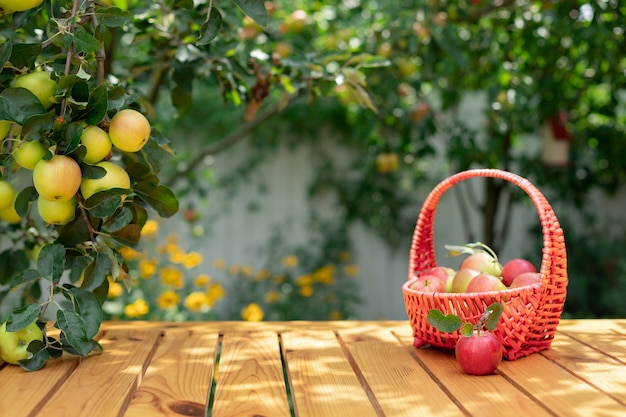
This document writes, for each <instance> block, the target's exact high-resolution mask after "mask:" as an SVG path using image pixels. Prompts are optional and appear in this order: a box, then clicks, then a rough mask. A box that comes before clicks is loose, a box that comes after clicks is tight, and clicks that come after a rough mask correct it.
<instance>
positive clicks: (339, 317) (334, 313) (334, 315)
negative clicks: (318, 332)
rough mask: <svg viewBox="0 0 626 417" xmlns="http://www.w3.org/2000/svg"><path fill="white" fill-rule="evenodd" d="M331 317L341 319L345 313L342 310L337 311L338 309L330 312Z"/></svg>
mask: <svg viewBox="0 0 626 417" xmlns="http://www.w3.org/2000/svg"><path fill="white" fill-rule="evenodd" d="M330 319H331V320H341V319H343V314H341V311H337V310H335V311H332V312H331V313H330Z"/></svg>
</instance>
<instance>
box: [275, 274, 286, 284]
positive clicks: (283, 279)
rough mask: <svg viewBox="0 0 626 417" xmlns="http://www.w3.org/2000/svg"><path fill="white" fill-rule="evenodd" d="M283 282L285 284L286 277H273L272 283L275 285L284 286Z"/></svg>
mask: <svg viewBox="0 0 626 417" xmlns="http://www.w3.org/2000/svg"><path fill="white" fill-rule="evenodd" d="M283 282H285V276H284V275H274V276H273V277H272V283H273V284H282V283H283Z"/></svg>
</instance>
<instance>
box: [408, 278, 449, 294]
mask: <svg viewBox="0 0 626 417" xmlns="http://www.w3.org/2000/svg"><path fill="white" fill-rule="evenodd" d="M409 288H411V289H413V290H416V291H423V292H446V281H444V280H443V279H441V278H439V277H438V276H435V275H421V276H419V277H417V279H416V280H415V281H414V282H412V283H411V284H409Z"/></svg>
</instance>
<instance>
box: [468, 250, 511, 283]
mask: <svg viewBox="0 0 626 417" xmlns="http://www.w3.org/2000/svg"><path fill="white" fill-rule="evenodd" d="M464 268H470V269H475V270H477V271H478V272H485V273H487V274H491V275H493V276H496V277H499V276H500V274H501V273H502V265H501V264H500V262H498V259H496V258H494V257H493V256H491V255H490V254H488V253H487V252H474V253H472V254H471V255H470V256H468V257H467V258H465V259H464V260H463V262H462V263H461V266H460V267H459V269H464Z"/></svg>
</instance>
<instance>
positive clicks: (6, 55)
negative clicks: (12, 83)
mask: <svg viewBox="0 0 626 417" xmlns="http://www.w3.org/2000/svg"><path fill="white" fill-rule="evenodd" d="M12 52H13V42H11V39H7V40H6V41H5V42H4V43H3V44H2V45H0V68H4V66H5V65H6V63H7V62H9V59H11V53H12Z"/></svg>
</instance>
